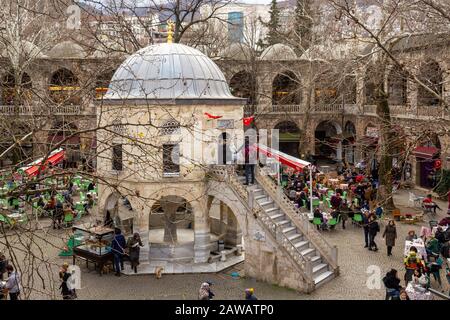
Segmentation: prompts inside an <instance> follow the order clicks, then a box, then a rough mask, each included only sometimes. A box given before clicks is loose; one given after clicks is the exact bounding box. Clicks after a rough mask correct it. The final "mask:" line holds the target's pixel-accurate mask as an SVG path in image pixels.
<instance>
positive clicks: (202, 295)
mask: <svg viewBox="0 0 450 320" xmlns="http://www.w3.org/2000/svg"><path fill="white" fill-rule="evenodd" d="M198 300H209V284H208V283H207V282H203V283H202V285H201V287H200V290H199V291H198Z"/></svg>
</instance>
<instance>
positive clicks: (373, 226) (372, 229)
mask: <svg viewBox="0 0 450 320" xmlns="http://www.w3.org/2000/svg"><path fill="white" fill-rule="evenodd" d="M378 232H380V225H379V224H378V222H377V218H376V216H375V215H371V216H370V217H369V250H370V251H378V247H377V244H376V243H375V237H376V235H377V233H378Z"/></svg>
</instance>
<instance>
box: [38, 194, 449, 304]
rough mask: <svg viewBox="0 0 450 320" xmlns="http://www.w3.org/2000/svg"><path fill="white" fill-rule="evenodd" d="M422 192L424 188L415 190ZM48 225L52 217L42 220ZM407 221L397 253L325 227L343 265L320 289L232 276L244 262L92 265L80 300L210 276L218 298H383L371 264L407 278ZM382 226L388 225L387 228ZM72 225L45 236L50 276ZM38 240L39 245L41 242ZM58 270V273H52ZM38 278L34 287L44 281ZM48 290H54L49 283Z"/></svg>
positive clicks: (179, 288)
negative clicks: (100, 268) (102, 268)
mask: <svg viewBox="0 0 450 320" xmlns="http://www.w3.org/2000/svg"><path fill="white" fill-rule="evenodd" d="M416 194H420V192H416ZM395 202H396V205H397V206H398V207H400V209H402V211H406V210H408V211H411V210H414V209H412V208H407V206H408V192H407V191H404V190H400V191H399V192H398V194H396V195H395ZM439 205H440V206H441V208H443V209H445V208H447V204H446V203H444V202H439ZM445 215H446V210H443V211H440V212H439V211H438V218H437V220H439V219H440V218H442V217H444V216H445ZM42 224H43V225H44V226H46V225H48V224H49V221H43V222H42ZM427 224H428V222H426V223H424V224H416V225H405V224H403V223H400V222H398V223H397V231H398V234H399V238H398V241H397V244H396V246H395V247H394V250H393V256H391V257H388V256H387V255H386V251H385V248H386V247H385V245H384V241H383V239H382V238H381V235H378V236H377V241H376V242H377V244H378V246H379V248H380V250H379V251H378V252H371V251H368V250H367V249H365V248H363V246H364V239H363V231H362V229H361V228H359V227H356V226H352V225H351V224H349V225H348V226H347V229H346V230H342V228H341V227H339V228H338V229H337V230H334V231H328V232H324V236H325V238H326V239H327V241H329V242H330V243H332V244H336V245H337V246H338V250H339V265H340V268H341V269H340V270H341V274H340V276H339V277H338V278H336V279H334V280H333V281H331V282H329V283H327V284H325V285H324V286H322V287H320V288H318V289H317V290H316V291H314V292H313V293H312V294H309V295H307V294H300V293H298V292H296V291H294V290H290V289H286V288H281V287H278V286H274V285H270V284H267V283H263V282H259V281H255V280H252V279H246V278H240V279H235V278H233V277H232V276H231V273H232V272H234V271H237V272H239V273H240V274H241V275H244V272H243V265H242V264H240V265H236V266H234V267H233V268H231V269H228V270H225V271H223V272H221V273H218V274H181V275H168V274H165V275H163V277H162V278H161V279H156V278H155V276H154V275H137V276H125V275H124V276H122V277H120V278H119V277H115V276H114V275H113V273H110V274H106V275H103V276H101V277H100V276H99V275H98V273H96V272H94V271H93V270H91V271H89V270H87V269H86V268H85V266H84V264H80V266H81V267H82V279H81V280H82V289H80V290H78V297H79V299H120V300H122V299H196V298H197V291H198V288H199V286H200V284H201V282H204V281H206V280H208V281H212V282H213V283H214V285H213V290H214V292H215V293H216V298H217V299H242V298H243V292H244V289H245V288H247V287H253V288H255V294H256V295H257V297H258V298H259V299H283V300H291V299H304V300H306V299H370V300H379V299H383V298H384V288H383V286H382V284H381V282H380V286H381V287H380V289H369V288H368V287H367V285H366V281H367V278H368V274H367V268H368V267H369V266H372V265H375V266H378V267H380V270H381V277H383V276H384V274H385V273H386V272H387V271H388V270H390V269H391V268H396V269H397V270H399V271H400V276H401V278H402V279H403V264H402V258H403V243H404V241H403V239H404V237H405V236H406V234H407V232H408V230H411V229H414V230H416V231H417V232H418V231H419V230H420V226H421V225H427ZM382 229H383V227H382ZM68 235H69V230H49V231H48V234H47V235H46V236H45V238H46V239H47V240H49V239H50V241H51V242H52V243H54V245H55V246H50V245H48V244H47V245H46V246H45V252H46V256H47V257H48V259H49V261H52V262H54V263H55V265H54V268H53V272H49V271H46V273H47V274H46V276H48V277H53V279H57V271H58V267H57V266H58V265H61V264H62V262H63V261H68V262H69V261H71V259H68V258H65V259H64V258H59V257H58V256H57V254H58V252H59V249H58V247H61V246H62V243H63V242H62V240H61V238H63V237H67V236H68ZM39 243H40V242H39V241H37V245H39ZM44 273H45V272H44ZM50 273H53V274H50ZM441 277H442V280H443V283H444V289H445V290H446V292H448V290H449V287H448V285H447V283H446V279H445V277H444V274H443V272H441ZM41 285H42V284H40V283H39V282H37V283H36V284H35V286H38V287H39V286H41ZM432 286H433V287H434V288H437V284H436V283H435V282H434V280H432ZM46 290H47V291H48V290H49V289H48V288H46ZM54 292H55V295H54V297H56V298H59V292H58V290H57V288H56V289H55V290H54ZM31 297H32V298H34V299H47V298H49V297H48V296H45V295H43V294H42V293H39V292H35V293H33V294H32V296H31Z"/></svg>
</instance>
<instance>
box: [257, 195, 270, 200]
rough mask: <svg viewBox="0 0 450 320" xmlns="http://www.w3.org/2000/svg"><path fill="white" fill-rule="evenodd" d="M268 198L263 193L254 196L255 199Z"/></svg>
mask: <svg viewBox="0 0 450 320" xmlns="http://www.w3.org/2000/svg"><path fill="white" fill-rule="evenodd" d="M266 198H268V197H267V196H266V195H265V194H263V195H261V196H256V197H255V200H261V199H266Z"/></svg>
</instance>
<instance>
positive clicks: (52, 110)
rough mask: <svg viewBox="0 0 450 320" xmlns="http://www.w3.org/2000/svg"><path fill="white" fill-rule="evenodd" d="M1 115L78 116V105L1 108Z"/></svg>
mask: <svg viewBox="0 0 450 320" xmlns="http://www.w3.org/2000/svg"><path fill="white" fill-rule="evenodd" d="M0 114H1V115H79V114H81V107H80V106H79V105H60V106H47V107H45V106H8V105H6V106H1V105H0Z"/></svg>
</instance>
